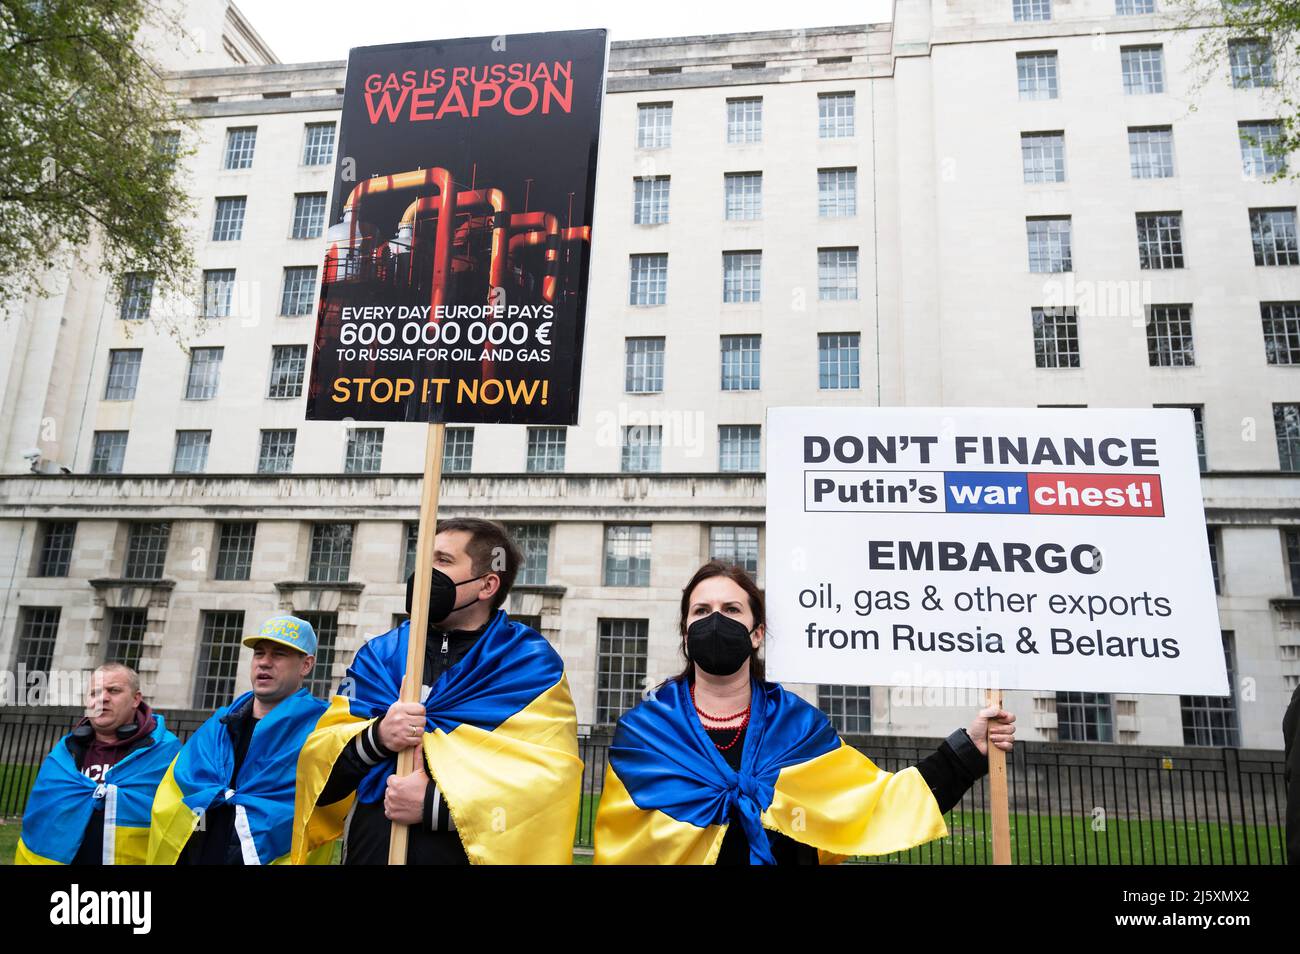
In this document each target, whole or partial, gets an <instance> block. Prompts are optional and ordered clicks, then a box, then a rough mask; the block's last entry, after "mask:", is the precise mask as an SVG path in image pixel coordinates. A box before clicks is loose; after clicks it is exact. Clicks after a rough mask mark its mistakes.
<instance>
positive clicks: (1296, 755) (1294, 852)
mask: <svg viewBox="0 0 1300 954" xmlns="http://www.w3.org/2000/svg"><path fill="white" fill-rule="evenodd" d="M1297 734H1300V686H1296V690H1295V692H1294V693H1292V694H1291V704H1290V705H1289V706H1287V709H1286V715H1284V716H1282V748H1283V751H1284V753H1285V759H1286V761H1285V764H1284V766H1283V769H1282V778H1283V779H1284V780H1285V785H1286V859H1287V864H1292V865H1300V738H1296V736H1297Z"/></svg>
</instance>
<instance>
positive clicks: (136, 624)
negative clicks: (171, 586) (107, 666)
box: [104, 609, 149, 671]
mask: <svg viewBox="0 0 1300 954" xmlns="http://www.w3.org/2000/svg"><path fill="white" fill-rule="evenodd" d="M148 627H149V611H148V610H146V609H114V610H109V614H108V639H107V640H105V642H104V662H106V663H110V662H116V663H121V664H122V665H124V666H130V667H131V668H132V669H135V670H137V671H138V670H139V669H140V656H141V655H142V654H143V652H144V634H145V631H146V630H147V629H148Z"/></svg>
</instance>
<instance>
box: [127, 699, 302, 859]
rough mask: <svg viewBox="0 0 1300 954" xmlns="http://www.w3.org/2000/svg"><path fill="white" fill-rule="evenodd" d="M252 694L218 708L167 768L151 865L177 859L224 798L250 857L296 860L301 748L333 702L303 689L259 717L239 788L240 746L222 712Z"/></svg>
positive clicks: (246, 702)
mask: <svg viewBox="0 0 1300 954" xmlns="http://www.w3.org/2000/svg"><path fill="white" fill-rule="evenodd" d="M252 698H253V694H252V693H251V692H246V693H244V694H243V695H241V696H239V697H238V698H236V699H235V701H234V702H232V703H231V704H230V705H228V706H226V707H225V708H222V709H218V710H217V711H216V712H215V713H213V714H212V716H211V718H209V719H208V720H207V721H206V722H204V723H203V725H201V726H199V729H198V731H197V732H195V733H194V735H193V736H191V737H190V739H189V741H188V742H186V743H185V747H184V748H183V749H181V752H180V754H179V755H177V756H176V760H175V761H174V762H172V764H171V767H170V768H168V769H167V774H166V776H164V778H163V780H162V784H161V785H159V786H158V794H157V796H156V797H155V798H154V801H153V828H152V831H151V832H150V835H149V864H151V865H174V864H176V859H177V858H179V857H180V854H181V851H182V850H183V849H184V848H185V845H186V843H187V842H188V841H189V840H190V836H191V835H192V834H193V833H194V829H195V828H196V827H197V826H198V824H199V819H200V818H201V816H202V813H203V812H204V811H205V810H206V809H208V808H211V807H213V806H215V805H221V804H229V805H233V806H234V807H235V831H236V832H237V833H238V835H239V843H240V846H241V847H242V848H243V851H244V864H246V865H266V864H276V863H277V862H278V863H285V862H287V861H288V854H289V845H290V841H291V840H292V833H293V796H294V776H295V770H296V769H297V766H298V753H299V752H301V751H302V744H303V742H304V741H306V739H307V735H308V733H310V732H311V730H312V729H313V728H315V726H316V722H317V720H318V719H320V717H321V714H322V713H323V712H324V711H325V709H326V707H327V706H326V703H325V702H324V701H322V700H320V699H316V698H313V697H312V694H311V693H310V692H308V691H307V690H306V689H299V690H298V691H297V692H295V693H294V694H293V695H291V696H289V697H288V698H287V699H285V700H283V701H282V702H280V704H279V705H277V706H276V707H275V708H274V709H272V710H271V711H270V712H268V713H267V714H266V715H264V716H263V717H262V718H260V719H258V720H257V722H256V724H255V725H254V726H253V736H252V738H251V739H249V741H248V753H247V754H246V755H245V756H244V761H243V763H242V764H241V765H240V768H239V787H238V788H236V789H232V788H230V787H229V782H230V776H231V773H232V772H234V769H235V747H234V745H233V744H232V743H231V740H230V732H229V731H228V730H227V728H226V726H225V725H224V724H223V723H222V722H221V719H222V717H223V716H226V715H228V714H229V713H231V712H236V711H238V710H239V709H240V707H242V706H244V705H249V704H251V701H252Z"/></svg>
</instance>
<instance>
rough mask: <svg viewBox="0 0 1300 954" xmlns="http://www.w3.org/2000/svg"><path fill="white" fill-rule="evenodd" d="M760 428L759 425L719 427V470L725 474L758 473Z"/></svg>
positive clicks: (726, 425) (724, 425)
mask: <svg viewBox="0 0 1300 954" xmlns="http://www.w3.org/2000/svg"><path fill="white" fill-rule="evenodd" d="M758 458H759V426H758V425H757V424H722V425H719V427H718V470H720V471H724V472H737V471H739V472H744V471H757V470H759V469H760V468H759V465H758Z"/></svg>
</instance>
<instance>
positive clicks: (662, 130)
mask: <svg viewBox="0 0 1300 954" xmlns="http://www.w3.org/2000/svg"><path fill="white" fill-rule="evenodd" d="M672 144H673V104H672V103H640V104H638V105H637V108H636V145H637V148H638V149H667V148H668V147H669V146H671V145H672Z"/></svg>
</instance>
